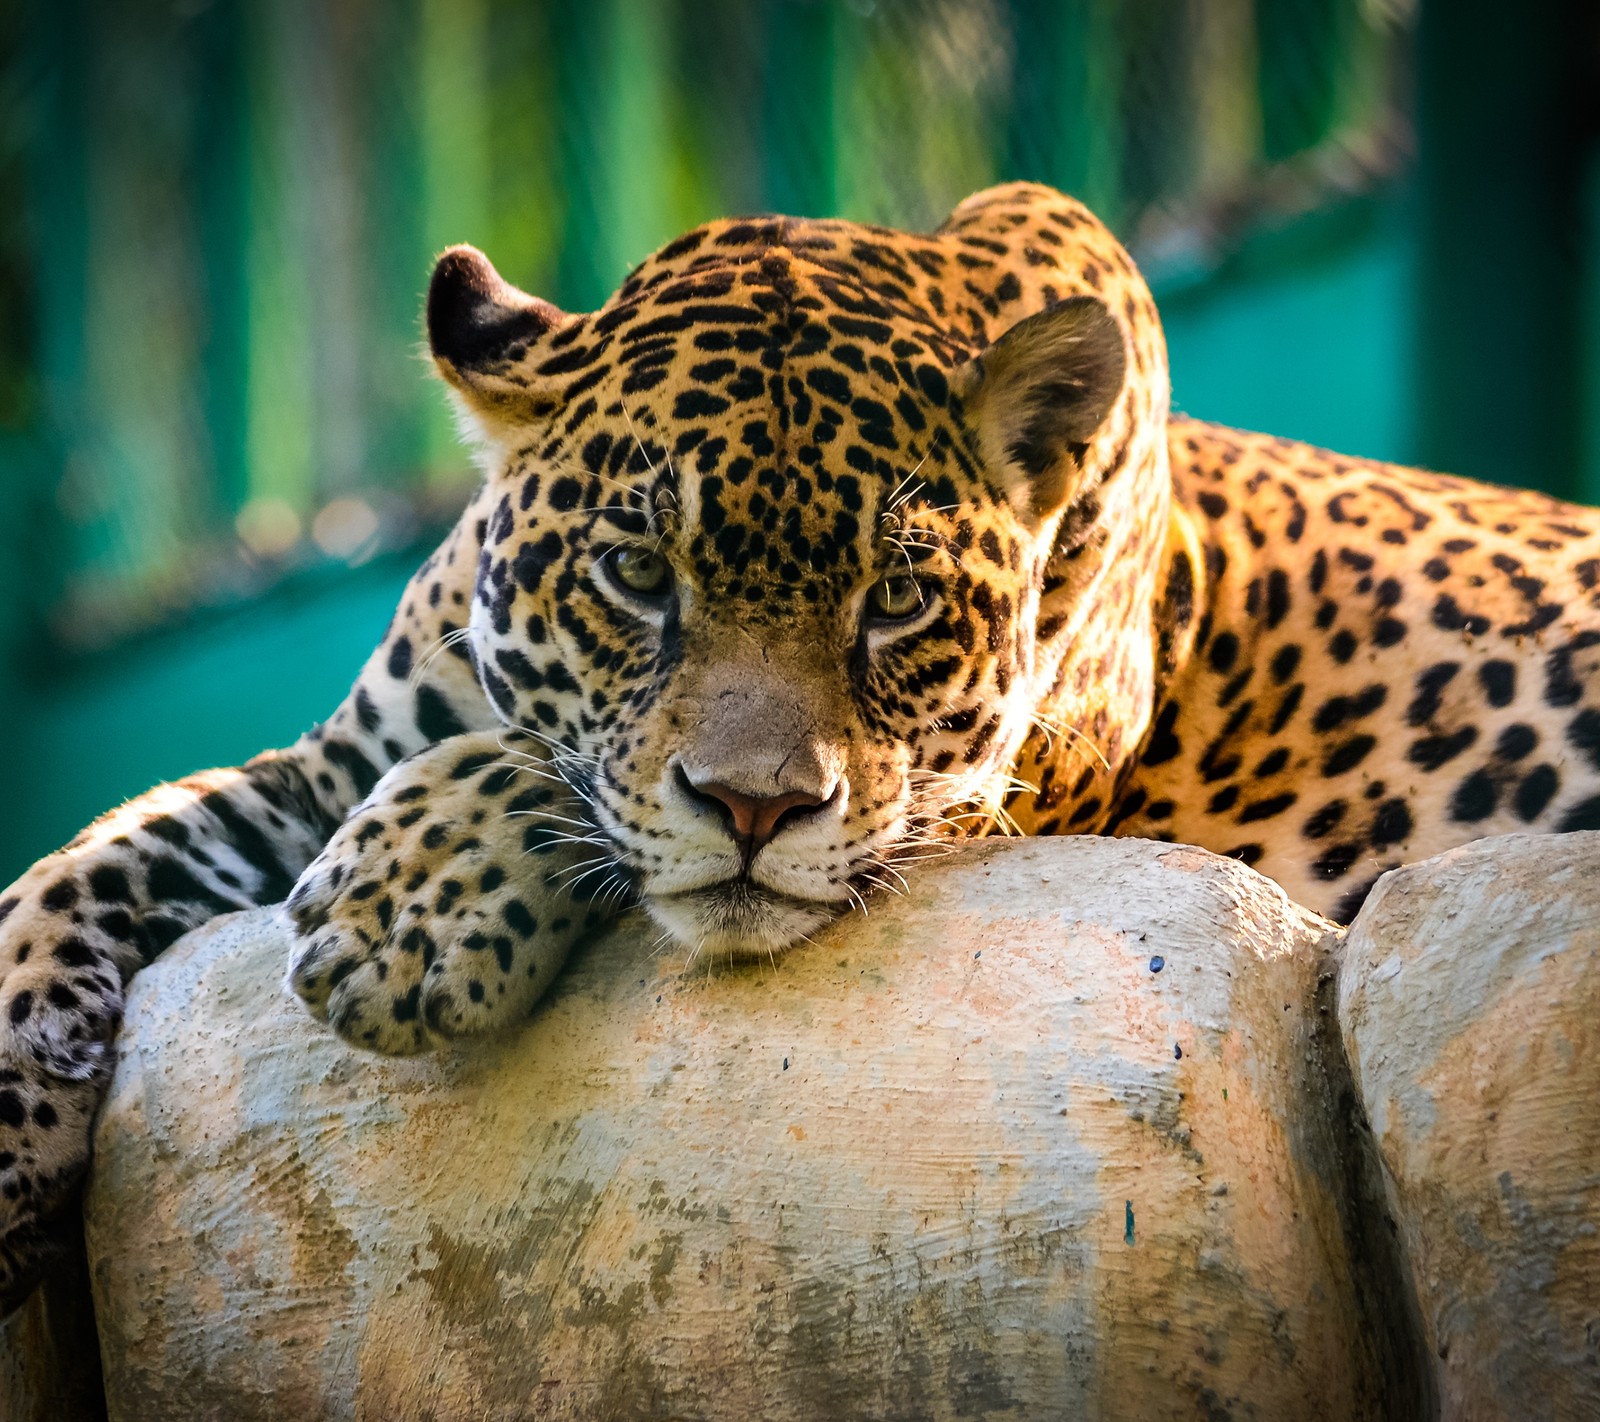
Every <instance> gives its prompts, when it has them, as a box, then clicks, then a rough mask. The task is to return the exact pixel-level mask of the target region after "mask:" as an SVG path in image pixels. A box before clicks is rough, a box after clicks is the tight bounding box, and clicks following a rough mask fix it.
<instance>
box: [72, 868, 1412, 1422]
mask: <svg viewBox="0 0 1600 1422" xmlns="http://www.w3.org/2000/svg"><path fill="white" fill-rule="evenodd" d="M924 868H931V869H932V870H933V872H927V873H923V874H920V875H918V876H915V877H914V879H913V882H912V888H911V892H910V894H909V895H908V896H907V897H904V898H899V899H881V900H878V901H875V902H874V903H873V904H872V908H871V917H870V918H869V919H866V920H863V919H861V918H860V917H852V918H850V919H848V920H846V921H845V922H842V923H840V924H838V925H836V926H835V927H834V928H832V929H830V930H828V931H827V932H824V933H822V934H819V935H818V937H817V941H816V942H815V943H814V944H813V945H811V946H809V947H805V948H802V949H801V950H798V951H796V952H794V953H793V954H791V955H790V956H789V957H788V958H787V959H785V960H784V961H783V962H781V963H779V964H776V965H766V964H760V965H753V966H749V967H743V968H738V969H733V970H721V971H711V972H707V971H702V970H698V969H696V968H695V967H693V966H690V965H686V964H684V963H683V962H682V961H680V960H679V959H677V958H675V957H672V956H661V955H657V954H653V953H652V951H651V948H650V944H651V942H652V939H653V936H654V935H653V934H652V932H651V931H650V930H649V929H648V928H647V927H646V926H645V925H644V924H643V923H642V922H640V921H638V920H630V921H628V922H625V923H624V924H623V925H622V926H620V927H619V928H618V929H617V930H616V931H614V932H613V933H611V934H610V935H609V936H608V937H606V938H605V939H604V940H603V941H601V942H599V943H596V944H595V945H593V946H592V947H591V948H589V949H586V950H585V951H584V953H583V954H581V955H580V956H579V957H578V958H577V959H575V961H574V962H573V963H572V964H571V966H570V967H569V969H568V970H567V972H566V973H565V974H564V976H563V978H562V980H561V981H560V982H559V984H558V987H557V990H556V992H555V994H554V995H553V997H552V998H551V1000H550V1001H549V1002H548V1003H546V1004H545V1006H544V1007H543V1008H542V1009H541V1010H540V1011H539V1013H538V1014H537V1016H536V1017H535V1019H534V1020H533V1021H532V1022H530V1023H529V1024H528V1026H527V1027H526V1029H525V1030H523V1031H521V1032H519V1033H516V1034H514V1035H511V1036H509V1037H506V1038H504V1039H501V1040H499V1041H495V1042H491V1043H483V1044H479V1045H476V1046H473V1047H470V1048H465V1047H464V1048H462V1049H460V1050H457V1051H453V1052H451V1053H449V1054H447V1055H444V1056H442V1057H439V1058H424V1059H418V1060H410V1061H386V1060H380V1059H377V1058H373V1057H370V1056H364V1055H361V1054H358V1053H355V1052H353V1051H351V1050H350V1049H348V1048H346V1047H345V1046H344V1045H343V1044H341V1043H340V1042H339V1041H337V1040H336V1039H335V1038H334V1037H332V1036H331V1035H330V1034H328V1033H327V1032H325V1031H324V1030H322V1029H320V1028H319V1027H318V1026H317V1025H316V1024H315V1023H313V1022H312V1021H310V1020H309V1019H308V1018H307V1017H306V1016H305V1015H304V1013H303V1012H302V1011H301V1009H300V1008H299V1006H298V1005H297V1004H295V1003H293V1002H292V1001H290V1000H289V999H288V998H286V997H285V996H284V995H283V993H282V992H281V990H280V988H279V981H280V979H281V976H282V973H283V967H284V951H285V950H284V943H283V940H282V938H281V936H280V934H279V932H278V929H277V927H276V924H275V922H274V920H273V918H272V916H271V915H270V914H268V913H262V914H256V915H249V916H241V917H236V918H234V919H231V920H225V921H223V922H221V923H219V924H217V925H215V926H213V927H210V928H208V929H206V930H204V931H202V932H200V933H198V934H196V935H193V936H192V937H191V938H190V939H189V940H188V941H187V942H185V943H183V944H180V945H179V946H178V947H176V948H175V949H174V950H172V952H171V953H170V954H169V955H168V956H167V957H166V958H164V959H163V960H162V961H161V962H159V963H158V964H157V965H156V966H155V967H153V968H152V969H150V970H149V971H148V972H146V973H145V974H143V975H142V976H141V977H140V978H139V979H138V981H137V982H136V985H135V987H134V989H133V993H132V997H131V1000H130V1003H129V1009H128V1018H127V1023H126V1026H125V1029H124V1034H123V1038H122V1042H121V1053H122V1057H121V1061H120V1064H119V1066H118V1069H117V1074H116V1079H115V1082H114V1084H113V1087H112V1092H111V1097H110V1100H109V1103H108V1105H107V1108H106V1110H105V1112H104V1115H103V1117H102V1119H101V1122H100V1127H99V1133H98V1137H97V1141H96V1152H97V1163H96V1167H95V1172H94V1176H93V1179H92V1182H91V1188H90V1198H89V1202H88V1238H89V1251H90V1258H91V1261H92V1267H93V1273H94V1283H95V1294H96V1306H97V1310H98V1314H99V1319H100V1327H101V1334H102V1339H103V1342H104V1353H105V1360H106V1370H107V1379H106V1382H107V1390H108V1395H109V1397H110V1400H111V1415H112V1417H113V1418H122V1419H129V1418H171V1417H183V1418H186V1419H187V1418H195V1419H199V1418H210V1417H215V1418H227V1419H230V1420H231V1422H244V1419H249V1418H255V1417H262V1418H267V1417H270V1418H282V1417H294V1418H297V1419H299V1418H306V1419H309V1418H316V1417H340V1418H343V1417H359V1418H374V1419H377V1418H383V1419H398V1418H432V1419H439V1420H440V1422H444V1419H455V1418H461V1419H466V1418H472V1419H480V1418H493V1419H509V1418H523V1417H541V1418H543V1417H583V1418H602V1417H645V1418H666V1417H679V1416H682V1417H690V1416H693V1417H726V1418H741V1419H743V1418H751V1417H762V1418H773V1419H782V1418H802V1417H804V1418H816V1417H828V1418H845V1417H873V1418H899V1417H904V1418H919V1419H920V1418H942V1417H950V1418H956V1417H962V1418H964V1417H987V1416H995V1415H1000V1414H1002V1413H1004V1414H1006V1415H1015V1416H1030V1417H1044V1416H1068V1415H1070V1416H1083V1417H1106V1418H1138V1419H1160V1418H1211V1417H1220V1416H1232V1417H1239V1418H1245V1417H1259V1418H1294V1419H1296V1422H1313V1419H1319V1418H1328V1419H1334V1418H1337V1419H1352V1418H1366V1417H1376V1416H1396V1417H1410V1416H1413V1415H1416V1411H1415V1409H1416V1406H1417V1401H1418V1394H1417V1387H1418V1384H1417V1382H1416V1379H1415V1377H1414V1376H1411V1375H1408V1374H1407V1371H1406V1369H1407V1365H1408V1363H1409V1361H1410V1355H1409V1353H1408V1352H1407V1349H1406V1346H1405V1343H1404V1329H1403V1328H1400V1329H1397V1328H1396V1327H1395V1326H1394V1325H1393V1323H1392V1322H1391V1319H1392V1318H1393V1317H1394V1316H1395V1315H1396V1314H1397V1313H1398V1311H1399V1309H1400V1303H1399V1301H1398V1297H1397V1293H1396V1290H1395V1283H1396V1279H1397V1278H1398V1275H1399V1271H1398V1269H1393V1268H1391V1269H1390V1270H1389V1273H1390V1274H1391V1275H1392V1276H1393V1277H1385V1269H1386V1264H1385V1260H1384V1257H1383V1249H1382V1248H1381V1247H1379V1248H1377V1249H1376V1250H1369V1249H1368V1245H1369V1244H1370V1242H1371V1241H1370V1239H1369V1236H1371V1235H1385V1234H1386V1231H1384V1230H1383V1229H1381V1228H1379V1229H1373V1228H1372V1227H1371V1225H1372V1221H1373V1220H1379V1219H1380V1215H1381V1211H1380V1210H1378V1209H1371V1210H1366V1209H1365V1207H1364V1205H1363V1203H1362V1202H1361V1200H1360V1198H1359V1195H1360V1191H1359V1183H1360V1180H1361V1171H1360V1169H1359V1168H1357V1167H1355V1166H1352V1160H1353V1159H1354V1158H1355V1155H1354V1153H1353V1152H1352V1150H1351V1142H1350V1140H1349V1139H1348V1134H1347V1127H1346V1125H1345V1117H1346V1116H1347V1115H1349V1114H1351V1112H1350V1108H1351V1100H1352V1097H1351V1088H1350V1083H1349V1081H1348V1077H1347V1076H1346V1074H1345V1068H1344V1065H1343V1057H1342V1053H1341V1052H1340V1050H1339V1048H1338V1039H1337V1031H1336V1026H1335V1024H1334V1022H1333V1019H1332V1017H1331V1013H1330V1011H1329V1008H1330V1006H1331V993H1332V989H1331V959H1330V956H1329V955H1330V950H1331V947H1332V945H1333V943H1334V941H1335V940H1334V939H1333V937H1332V935H1331V934H1330V933H1329V931H1328V927H1327V925H1326V924H1325V923H1323V922H1322V921H1321V920H1320V919H1317V918H1315V917H1314V916H1313V915H1311V914H1309V913H1308V912H1306V911H1304V910H1302V909H1300V908H1298V907H1296V906H1295V905H1293V904H1291V903H1290V902H1288V900H1287V899H1285V897H1284V896H1283V895H1282V893H1281V892H1280V891H1278V889H1277V888H1276V887H1275V886H1274V885H1272V884H1270V883H1269V882H1268V881H1266V880H1264V879H1262V878H1260V877H1259V876H1257V875H1255V874H1254V873H1252V872H1251V871H1249V870H1247V869H1245V868H1244V867H1243V866H1241V865H1238V864H1234V863H1232V862H1230V861H1227V860H1222V859H1218V858H1216V857H1214V856H1212V855H1208V854H1205V853H1203V852H1201V851H1198V850H1191V849H1184V848H1175V847H1171V846H1163V845H1158V844H1149V843H1139V842H1131V841H1119V840H1093V839H1039V840H1026V841H1018V842H1012V843H1008V844H996V845H987V846H978V847H975V848H973V849H971V850H969V851H966V852H964V853H963V854H961V855H959V856H957V857H955V858H953V859H952V860H950V861H948V862H946V863H944V864H941V865H937V866H924ZM1352 1182H1355V1183H1356V1186H1357V1188H1355V1189H1352ZM1367 1203H1369V1204H1370V1202H1367ZM1391 1262H1392V1261H1391ZM1397 1338H1398V1339H1399V1341H1398V1342H1397V1341H1396V1340H1397Z"/></svg>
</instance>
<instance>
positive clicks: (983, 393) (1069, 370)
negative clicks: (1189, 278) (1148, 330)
mask: <svg viewBox="0 0 1600 1422" xmlns="http://www.w3.org/2000/svg"><path fill="white" fill-rule="evenodd" d="M1127 370H1128V356H1127V351H1126V349H1125V348H1124V344H1123V336H1122V328H1121V327H1120V326H1119V325H1118V324H1117V321H1116V318H1115V317H1114V316H1112V314H1111V313H1110V311H1108V310H1107V309H1106V307H1105V304H1104V303H1103V302H1101V301H1097V300H1096V299H1095V298H1094V297H1092V296H1074V297H1070V298H1069V299H1067V300H1066V301H1063V302H1061V303H1060V304H1059V305H1056V306H1052V307H1051V308H1050V309H1049V310H1047V311H1040V312H1038V313H1037V314H1035V315H1033V316H1029V317H1026V318H1025V319H1023V320H1021V321H1019V322H1017V324H1016V325H1015V326H1013V327H1012V328H1011V329H1010V330H1009V331H1007V332H1006V333H1005V334H1004V335H1003V336H1001V337H1000V339H999V340H997V341H996V342H995V343H994V344H993V345H992V346H990V347H989V348H988V350H986V351H984V352H983V354H982V355H979V356H975V357H973V359H972V360H970V361H968V362H967V363H966V364H965V365H964V366H962V367H960V369H959V370H957V371H956V373H955V379H954V381H953V384H954V388H955V390H956V392H957V393H958V394H959V395H960V396H961V399H962V404H963V407H964V409H965V411H966V418H967V421H968V423H969V424H971V426H972V427H973V429H974V432H975V433H976V434H977V436H978V445H979V449H980V450H981V451H982V454H983V457H984V462H985V464H986V465H987V466H988V470H989V473H990V476H991V477H993V478H996V479H998V480H999V481H1000V483H1001V485H1002V487H1003V489H1004V490H1005V493H1006V494H1007V496H1008V497H1009V498H1010V499H1011V501H1012V504H1013V505H1014V506H1015V507H1016V509H1017V511H1018V512H1019V513H1020V514H1022V515H1023V516H1024V517H1028V518H1031V519H1034V520H1038V519H1043V518H1045V517H1047V516H1048V515H1050V514H1052V513H1055V512H1057V511H1058V510H1059V509H1060V508H1061V507H1062V506H1063V505H1064V504H1065V503H1066V502H1067V501H1068V500H1069V499H1070V497H1071V495H1072V491H1073V488H1074V486H1075V485H1076V483H1077V481H1078V478H1079V475H1080V474H1081V472H1082V469H1083V462H1084V455H1085V453H1086V452H1087V449H1088V446H1089V443H1090V442H1091V441H1092V440H1093V439H1094V436H1095V433H1096V432H1097V431H1098V430H1099V428H1100V426H1101V425H1102V424H1104V423H1105V419H1106V416H1107V415H1109V414H1110V413H1111V407H1112V406H1113V405H1114V404H1115V403H1116V399H1117V396H1118V395H1119V394H1121V392H1122V384H1123V380H1124V378H1125V377H1126V375H1127Z"/></svg>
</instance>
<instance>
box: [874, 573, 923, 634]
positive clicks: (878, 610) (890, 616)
mask: <svg viewBox="0 0 1600 1422" xmlns="http://www.w3.org/2000/svg"><path fill="white" fill-rule="evenodd" d="M925 602H926V598H925V597H924V595H923V590H922V584H921V583H919V582H918V581H917V580H916V579H915V578H914V577H912V576H911V574H910V573H891V574H889V576H888V577H886V578H880V579H879V580H878V581H877V582H875V583H874V584H873V585H872V588H871V590H870V591H869V592H868V593H867V612H868V613H869V614H870V615H871V616H872V617H875V618H877V619H878V620H879V621H882V622H904V621H905V620H906V618H908V617H910V616H912V615H913V614H915V613H918V612H921V611H922V608H923V605H924V603H925Z"/></svg>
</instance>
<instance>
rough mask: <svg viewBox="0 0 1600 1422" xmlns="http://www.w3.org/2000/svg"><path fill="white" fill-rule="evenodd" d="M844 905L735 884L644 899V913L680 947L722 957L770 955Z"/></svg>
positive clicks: (788, 944)
mask: <svg viewBox="0 0 1600 1422" xmlns="http://www.w3.org/2000/svg"><path fill="white" fill-rule="evenodd" d="M844 907H845V905H843V904H840V905H838V906H837V907H835V906H832V905H829V904H818V903H801V902H799V901H797V900H795V899H787V898H779V897H778V896H777V895H775V894H772V893H769V892H766V891H764V890H762V889H759V888H757V887H755V886H753V885H750V884H739V883H735V884H727V883H724V884H721V885H718V886H716V887H715V888H711V889H704V890H701V891H700V892H698V893H689V894H675V895H673V896H671V897H670V898H654V897H650V896H646V898H645V908H646V909H647V910H648V912H649V914H650V917H651V918H653V919H654V920H655V921H656V922H657V923H658V924H660V925H661V927H662V928H664V929H665V930H666V931H667V932H668V933H670V934H671V935H672V937H673V938H674V939H675V940H676V941H677V942H678V943H680V944H681V945H682V946H683V947H685V948H687V949H689V950H690V951H691V952H693V953H703V954H707V955H709V956H711V957H713V958H723V959H740V958H761V959H765V958H769V957H772V956H773V955H775V954H778V953H781V952H783V951H784V950H785V949H787V948H791V947H793V946H794V945H795V944H796V943H798V942H799V941H800V940H801V939H802V938H804V937H805V936H806V935H807V934H809V933H811V932H813V931H814V930H816V929H818V928H821V927H822V925H823V924H825V923H827V922H828V921H829V920H830V919H834V918H837V917H838V915H839V912H840V910H841V909H842V908H844Z"/></svg>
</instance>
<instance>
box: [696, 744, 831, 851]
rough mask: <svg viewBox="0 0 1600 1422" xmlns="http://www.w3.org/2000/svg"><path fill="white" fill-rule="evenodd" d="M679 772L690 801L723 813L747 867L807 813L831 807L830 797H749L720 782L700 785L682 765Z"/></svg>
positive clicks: (791, 794)
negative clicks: (826, 806) (786, 829)
mask: <svg viewBox="0 0 1600 1422" xmlns="http://www.w3.org/2000/svg"><path fill="white" fill-rule="evenodd" d="M677 770H678V784H679V786H680V787H681V788H682V789H683V791H684V793H685V794H687V795H688V796H689V798H690V799H692V800H696V801H698V802H699V803H700V804H702V805H709V806H713V807H715V808H716V809H718V810H719V811H720V812H721V813H722V815H723V818H724V820H725V821H726V823H727V826H728V831H729V833H730V834H732V835H733V837H734V839H735V840H736V841H737V842H738V845H739V850H740V853H741V854H742V855H743V856H744V862H745V865H746V866H747V867H748V866H749V864H750V861H751V860H753V859H754V858H755V857H756V855H758V854H759V853H760V852H761V851H762V850H763V849H765V848H766V847H767V845H769V844H770V843H772V841H773V840H774V839H775V838H776V837H777V836H778V835H779V834H780V833H781V832H782V831H783V830H784V829H785V828H786V827H787V826H788V825H791V824H793V823H794V822H795V821H796V820H798V819H800V818H802V817H803V816H804V815H805V814H806V812H807V811H809V810H815V809H817V808H818V807H819V806H821V805H825V804H827V803H828V799H827V797H824V796H820V795H812V794H809V793H807V792H806V791H804V790H788V791H785V792H784V793H783V794H781V795H747V794H745V792H744V791H742V790H735V789H734V788H733V786H731V785H724V784H723V783H722V782H721V781H718V780H702V781H699V782H698V783H697V782H696V781H694V780H693V779H691V778H690V776H689V774H688V772H687V771H685V770H684V768H683V767H682V766H681V765H680V766H679V767H678V768H677Z"/></svg>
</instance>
